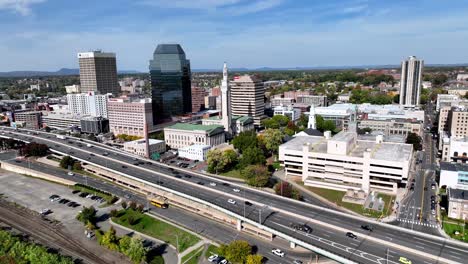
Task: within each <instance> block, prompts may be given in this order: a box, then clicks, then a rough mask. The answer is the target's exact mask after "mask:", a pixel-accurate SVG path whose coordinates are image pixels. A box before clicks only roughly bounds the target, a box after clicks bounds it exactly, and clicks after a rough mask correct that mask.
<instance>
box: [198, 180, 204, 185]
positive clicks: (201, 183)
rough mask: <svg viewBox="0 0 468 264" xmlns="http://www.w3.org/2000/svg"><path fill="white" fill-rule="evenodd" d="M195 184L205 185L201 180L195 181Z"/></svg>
mask: <svg viewBox="0 0 468 264" xmlns="http://www.w3.org/2000/svg"><path fill="white" fill-rule="evenodd" d="M197 184H199V185H205V184H204V183H203V182H201V181H199V182H197Z"/></svg>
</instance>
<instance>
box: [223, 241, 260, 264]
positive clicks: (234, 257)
mask: <svg viewBox="0 0 468 264" xmlns="http://www.w3.org/2000/svg"><path fill="white" fill-rule="evenodd" d="M218 251H219V253H220V254H221V255H223V256H224V257H225V258H226V259H227V260H229V261H230V262H232V263H245V262H246V260H247V257H248V256H249V255H250V254H251V253H252V246H250V245H249V242H247V241H244V240H234V241H232V242H231V243H229V245H221V246H220V247H219V250H218Z"/></svg>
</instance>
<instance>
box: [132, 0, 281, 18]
mask: <svg viewBox="0 0 468 264" xmlns="http://www.w3.org/2000/svg"><path fill="white" fill-rule="evenodd" d="M282 2H283V0H143V1H142V2H140V3H141V4H145V5H150V6H156V7H161V8H178V9H200V10H219V11H220V12H222V14H223V15H243V14H250V13H257V12H260V11H263V10H267V9H270V8H273V7H275V6H278V5H280V4H281V3H282Z"/></svg>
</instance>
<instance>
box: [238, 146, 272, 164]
mask: <svg viewBox="0 0 468 264" xmlns="http://www.w3.org/2000/svg"><path fill="white" fill-rule="evenodd" d="M265 163H266V159H265V155H264V154H263V151H262V150H261V149H259V148H258V147H250V148H248V149H246V150H245V151H244V153H243V154H242V156H241V158H240V162H239V167H241V168H245V167H246V166H248V165H252V164H265Z"/></svg>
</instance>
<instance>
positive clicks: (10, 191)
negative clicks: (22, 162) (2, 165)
mask: <svg viewBox="0 0 468 264" xmlns="http://www.w3.org/2000/svg"><path fill="white" fill-rule="evenodd" d="M0 186H1V188H0V193H1V194H3V196H4V197H5V198H6V199H7V200H9V201H13V202H15V203H17V204H20V205H22V206H24V207H27V208H29V209H31V210H34V211H36V212H38V213H40V212H41V211H42V210H44V209H50V210H51V213H50V214H49V215H48V216H49V218H53V219H55V220H59V221H60V222H62V223H63V224H64V225H68V224H74V223H75V224H76V220H75V217H76V215H77V214H78V212H79V211H80V210H81V208H82V206H94V207H95V208H98V207H99V205H100V204H101V203H100V202H99V201H97V200H92V199H90V198H86V197H84V198H82V197H80V196H79V194H80V193H77V194H73V193H72V191H73V190H72V189H70V188H68V187H66V186H62V185H58V184H54V183H49V182H46V181H42V180H39V179H34V178H30V177H26V176H22V175H18V174H16V173H12V172H7V171H4V170H0ZM51 195H58V196H59V197H60V198H59V199H57V200H56V201H55V202H51V201H50V199H49V197H50V196H51ZM62 199H66V200H68V202H67V203H66V204H65V203H63V202H64V201H63V200H62ZM60 200H62V203H60ZM70 202H75V203H77V204H79V205H78V206H76V205H75V206H69V203H70Z"/></svg>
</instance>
